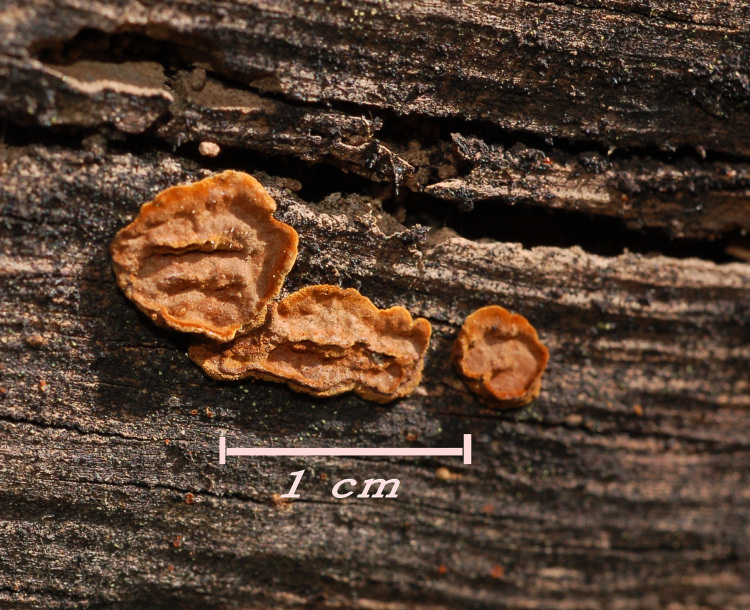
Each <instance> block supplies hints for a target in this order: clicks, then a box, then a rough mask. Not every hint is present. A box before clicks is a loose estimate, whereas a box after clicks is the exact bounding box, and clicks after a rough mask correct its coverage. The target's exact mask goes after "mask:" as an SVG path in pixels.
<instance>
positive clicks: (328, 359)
mask: <svg viewBox="0 0 750 610" xmlns="http://www.w3.org/2000/svg"><path fill="white" fill-rule="evenodd" d="M430 332H431V327H430V323H429V322H428V321H427V320H425V319H423V318H417V319H416V320H412V317H411V315H410V314H409V312H408V311H407V310H406V309H404V308H403V307H391V308H390V309H382V310H381V309H378V308H377V307H375V305H373V303H372V302H371V301H370V300H369V299H368V298H366V297H364V296H362V295H361V294H360V293H359V292H357V291H356V290H354V289H352V288H349V289H346V290H344V289H341V288H338V287H335V286H325V285H324V286H310V287H308V288H304V289H302V290H300V291H299V292H295V293H294V294H292V295H290V296H288V297H287V298H285V299H283V300H282V301H280V302H278V303H272V304H271V305H270V306H269V308H268V316H267V318H266V322H265V324H264V325H263V326H261V327H259V328H257V329H255V330H253V331H252V332H250V333H249V334H247V335H244V336H242V337H238V338H237V339H235V340H234V341H233V342H232V343H229V344H225V345H217V344H211V343H208V342H206V343H199V344H196V345H193V346H192V347H191V348H190V350H189V354H190V358H191V359H192V360H193V361H194V362H196V363H197V364H198V365H200V366H201V367H202V368H203V370H204V371H206V373H207V374H208V375H209V376H211V377H213V378H215V379H243V378H246V377H255V378H257V379H265V380H269V381H281V382H284V383H286V384H287V385H288V386H289V387H290V388H292V389H293V390H297V391H299V392H306V393H307V394H311V395H313V396H333V395H337V394H342V393H344V392H348V391H354V392H356V393H357V394H358V395H359V396H361V397H362V398H365V399H367V400H373V401H375V402H389V401H391V400H395V399H396V398H400V397H402V396H406V395H407V394H410V393H411V392H412V391H413V390H414V389H415V388H416V387H417V385H419V381H420V379H421V378H422V368H423V366H424V355H425V352H426V351H427V347H428V345H429V342H430Z"/></svg>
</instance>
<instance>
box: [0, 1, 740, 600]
mask: <svg viewBox="0 0 750 610" xmlns="http://www.w3.org/2000/svg"><path fill="white" fill-rule="evenodd" d="M75 6H78V5H75ZM90 6H91V8H87V9H85V8H80V7H79V8H74V6H73V3H50V4H45V3H42V2H38V3H27V4H26V5H24V6H23V7H20V8H6V9H5V12H4V13H2V14H3V15H4V19H3V20H0V52H1V53H2V55H1V56H0V76H2V79H3V80H2V81H0V109H2V112H3V113H4V114H5V115H6V116H7V117H8V118H9V123H8V124H7V125H6V138H7V144H5V145H3V147H2V148H0V312H2V316H1V317H0V607H8V608H18V607H78V606H81V605H84V604H85V605H89V606H94V607H97V606H115V607H133V608H141V607H183V608H184V607H196V608H198V607H237V608H247V607H300V606H306V605H319V606H321V607H332V608H333V607H341V608H348V607H360V608H409V607H413V606H419V607H434V608H453V607H474V608H496V607H507V608H549V607H556V608H664V607H670V608H722V609H724V608H743V607H747V606H748V605H749V604H750V587H748V584H747V583H748V581H749V579H750V512H749V510H748V509H749V508H750V506H749V505H750V501H749V500H748V497H747V494H746V493H745V492H744V490H745V489H747V488H748V485H749V484H750V468H749V467H750V419H749V418H748V412H749V411H750V265H748V264H746V263H741V262H735V263H731V264H717V263H715V262H712V261H709V260H698V259H687V260H681V259H677V258H671V257H668V256H663V255H659V254H658V253H657V254H652V255H649V256H644V255H642V254H637V253H627V252H626V253H623V254H621V255H619V256H613V257H605V256H600V255H597V254H592V253H590V252H587V251H585V250H583V249H581V248H578V247H567V248H566V247H536V248H531V249H530V248H524V247H522V246H521V245H520V244H517V243H506V242H501V241H490V240H478V241H472V240H469V239H465V238H463V237H461V236H458V235H456V234H455V232H453V231H452V230H451V229H449V228H446V229H443V230H435V229H433V230H431V231H429V232H428V231H426V229H425V228H424V227H420V226H416V225H414V224H413V222H412V221H413V220H414V218H415V215H416V211H415V209H416V207H417V206H419V208H420V213H421V214H426V218H427V219H428V220H432V221H435V222H436V224H439V218H438V213H437V212H435V211H434V210H438V209H439V205H440V198H443V199H447V200H449V201H450V202H453V203H455V204H457V205H460V206H462V207H463V208H465V209H468V208H470V207H471V206H473V205H477V206H480V205H484V206H492V207H490V208H486V207H485V213H486V214H488V216H487V218H491V217H492V216H491V215H492V214H493V213H494V211H496V212H497V214H501V213H503V210H505V209H506V207H507V204H508V203H524V204H528V205H529V208H528V209H529V210H533V207H538V208H541V209H549V210H553V209H564V210H568V211H570V212H571V214H572V218H573V222H579V221H580V222H581V223H582V222H583V220H584V214H594V215H596V216H597V217H598V221H601V222H603V221H604V217H605V216H609V217H614V218H622V219H623V220H624V221H626V222H627V223H628V224H629V226H630V229H628V230H626V231H631V232H632V233H628V235H636V233H635V232H634V231H635V229H637V228H639V227H652V228H665V229H667V230H669V231H670V232H671V233H672V234H673V235H674V236H678V237H690V238H694V239H696V240H706V239H707V238H709V237H711V238H717V239H723V238H725V237H726V236H727V234H728V233H729V232H730V231H732V230H735V229H743V228H744V229H747V228H750V211H749V209H748V208H749V207H750V206H749V204H748V200H749V197H750V193H749V189H750V186H749V185H748V176H749V175H750V165H748V159H747V158H746V157H747V154H748V149H747V143H748V141H750V140H748V138H747V136H748V127H749V125H750V119H749V118H748V117H749V116H750V115H749V114H748V100H749V99H750V91H749V90H748V85H747V82H748V80H747V79H748V73H747V65H748V62H747V57H748V45H747V40H746V38H747V30H746V27H745V24H746V23H747V19H748V15H747V14H746V13H747V9H746V8H745V7H744V5H743V6H740V5H738V4H734V3H702V2H671V1H670V2H664V3H661V5H660V6H659V7H654V8H653V9H651V8H650V7H647V6H646V5H645V4H644V3H639V2H635V1H633V0H630V1H628V2H626V1H625V0H623V1H621V2H615V1H612V2H605V3H596V4H595V6H594V5H593V4H592V5H591V6H589V3H586V2H580V3H536V2H527V3H522V2H504V3H497V4H496V3H486V4H476V3H451V2H445V3H415V4H414V5H413V6H406V5H404V4H401V3H398V4H397V3H385V4H381V3H361V4H355V5H353V6H349V4H346V6H344V3H341V4H338V3H336V4H333V3H319V4H318V3H301V2H300V3H293V2H273V3H260V2H259V3H253V4H251V5H250V6H247V5H244V4H240V3H222V4H221V5H219V4H213V3H200V2H196V3H181V4H175V5H173V6H172V7H169V8H164V7H161V8H153V9H152V8H151V7H149V6H148V5H147V4H137V5H136V4H132V3H130V4H126V3H122V4H121V5H120V4H119V3H116V2H102V3H97V4H92V5H90ZM355 10H356V13H355ZM396 17H399V19H398V20H397V19H396ZM395 24H400V25H399V26H398V27H396V25H395ZM82 30H84V31H83V32H82ZM693 30H694V31H695V33H691V32H693ZM202 70H206V71H207V76H206V82H205V84H204V83H202V79H203V73H202ZM689 70H692V72H690V71H689ZM426 74H429V75H430V76H429V77H427V76H425V75H426ZM651 77H653V78H651ZM614 80H617V83H615V82H614ZM623 83H624V84H623ZM571 87H572V89H571ZM529 91H533V95H529V94H528V92H529ZM561 91H565V93H564V94H562V93H560V92H561ZM569 91H573V93H574V94H575V95H572V94H570V93H569ZM326 104H328V105H326ZM610 106H612V107H613V109H612V110H608V108H609V107H610ZM407 112H408V113H419V115H420V116H419V117H404V116H401V114H402V113H407ZM446 117H452V118H450V119H447V118H446ZM514 130H515V131H514ZM540 136H541V137H540ZM547 136H549V137H552V138H553V140H552V141H551V142H544V140H543V138H544V137H547ZM560 138H563V139H560ZM201 141H212V142H216V143H218V144H219V145H220V146H221V147H222V152H221V154H220V155H219V156H218V157H217V158H216V159H207V158H202V157H200V156H199V155H198V154H196V153H195V152H194V151H195V148H196V144H197V143H199V142H201ZM576 142H578V143H576ZM581 142H584V143H581ZM674 146H685V147H689V148H692V149H695V150H698V151H701V153H703V152H705V154H706V158H705V159H703V158H701V154H695V155H694V154H693V153H691V152H689V151H688V150H687V149H684V150H683V149H680V150H679V151H678V152H677V153H674V154H668V153H667V152H665V151H668V150H669V149H670V147H674ZM172 147H173V148H172ZM610 147H617V148H618V150H616V151H611V152H612V154H611V155H608V154H607V153H608V150H609V149H610ZM310 162H312V163H314V164H315V165H313V166H312V168H310V167H308V166H307V163H310ZM225 168H232V169H239V170H244V171H249V172H251V173H254V175H256V177H258V178H259V179H260V180H261V181H262V182H263V183H264V185H265V186H266V188H267V189H268V190H269V192H270V193H271V194H272V196H273V197H274V198H275V199H276V200H277V202H278V205H279V212H278V214H277V216H278V217H279V218H280V219H282V220H284V221H285V222H287V223H289V224H291V225H292V226H293V227H294V228H295V229H296V230H297V231H298V232H299V234H300V256H299V259H298V262H297V264H296V266H295V268H294V270H293V272H292V274H291V275H290V277H289V278H288V280H287V284H286V286H285V289H284V290H285V294H286V293H289V292H291V291H293V290H296V289H298V288H301V287H303V286H306V285H310V284H314V283H331V284H338V285H341V286H345V287H350V286H351V287H356V288H358V289H359V290H360V291H361V292H362V293H363V294H365V295H366V296H368V297H370V298H372V299H373V301H374V302H375V303H376V304H377V305H378V306H380V307H387V306H391V305H397V304H398V305H403V306H405V307H407V308H408V309H409V310H410V311H411V312H412V314H414V315H419V316H424V317H427V318H428V319H429V320H430V322H431V323H432V324H433V341H432V344H431V347H430V350H429V353H428V359H427V365H426V370H425V378H424V382H423V384H422V386H421V387H420V388H419V389H418V390H417V392H416V393H415V394H414V395H413V396H411V397H409V398H407V399H405V400H401V401H398V402H396V403H394V404H392V405H386V406H382V405H376V404H373V403H368V402H366V401H363V400H360V399H358V398H356V397H353V396H345V397H341V398H337V399H328V400H312V399H310V398H309V397H307V396H304V395H299V394H295V393H293V392H291V391H289V390H287V389H285V388H284V387H282V386H280V385H275V384H271V383H261V382H258V383H252V382H243V383H220V382H215V381H212V380H210V379H208V378H207V377H206V376H205V375H204V374H203V373H202V372H201V371H200V369H198V368H197V367H196V366H195V365H193V364H192V363H191V362H190V361H189V359H188V358H187V355H186V348H187V343H186V339H185V338H184V337H183V336H180V335H177V334H172V333H168V332H166V331H163V330H160V329H158V328H156V327H154V326H153V325H152V324H151V323H150V322H149V321H148V320H147V319H146V318H145V316H143V315H141V314H139V313H138V312H137V310H136V309H135V308H134V307H133V306H132V305H131V304H130V303H129V302H128V301H127V299H126V298H125V297H124V296H123V295H122V294H121V293H120V292H119V291H118V290H117V287H116V284H115V282H114V278H113V276H112V272H111V269H110V260H109V255H108V252H107V247H108V244H109V242H110V241H111V239H112V237H113V236H114V233H115V232H116V231H117V230H118V229H119V228H120V227H121V226H123V225H124V224H126V223H127V222H128V221H129V220H131V219H132V218H133V217H134V215H135V214H136V213H137V211H138V207H139V206H140V204H142V203H143V202H145V201H148V200H149V199H151V198H152V197H153V196H154V194H155V193H157V192H158V191H160V190H162V189H164V188H166V187H168V186H171V185H173V184H178V183H184V182H188V181H192V180H196V179H200V178H202V177H204V176H206V175H209V174H210V173H211V172H213V171H216V170H220V169H225ZM260 169H262V170H264V171H263V172H259V170H260ZM340 170H345V171H346V172H350V173H351V174H354V175H355V176H354V177H353V176H351V175H346V174H344V173H343V172H341V171H340ZM340 191H341V192H343V194H339V192H340ZM396 191H398V192H399V194H397V192H396ZM548 194H549V196H548ZM485 200H487V201H489V203H481V202H482V201H485ZM384 205H385V206H386V207H387V208H388V209H391V210H394V211H395V213H396V216H398V218H399V219H401V220H402V221H403V222H405V223H406V225H404V224H400V223H399V222H398V220H397V219H396V218H394V217H393V216H392V215H390V214H388V213H386V212H385V211H384V210H383V206H384ZM412 206H414V207H412ZM431 209H432V210H433V212H432V215H431V216H430V210H431ZM488 209H489V211H487V210H488ZM528 214H529V219H532V220H533V219H534V218H537V217H536V216H534V214H533V213H532V212H528ZM404 216H405V217H406V220H404ZM595 222H597V221H595ZM602 226H603V225H602ZM520 230H521V228H519V231H520ZM606 238H607V236H606V235H605V236H604V239H606ZM581 239H582V241H585V239H586V238H585V237H581ZM659 243H661V242H659ZM659 243H657V244H655V246H654V248H653V249H659ZM695 243H696V244H697V246H696V247H698V248H702V247H703V244H704V241H696V242H695ZM743 247H744V246H743ZM488 303H499V304H501V305H504V306H505V307H507V308H509V309H511V310H513V311H517V312H519V313H521V314H523V315H524V316H526V317H527V318H528V319H529V320H530V321H531V322H532V323H533V324H534V325H535V326H536V328H537V329H538V331H539V333H540V337H541V338H542V340H543V341H544V342H545V343H546V344H547V345H548V346H549V348H550V351H551V354H552V356H551V361H550V365H549V368H548V371H547V373H546V374H545V378H544V385H543V390H542V394H541V396H540V397H539V398H538V399H537V400H536V401H535V402H534V403H533V404H532V405H530V406H528V407H526V408H523V409H519V410H512V411H492V410H489V409H487V408H485V407H483V406H482V405H481V404H480V403H478V402H477V401H476V399H475V398H474V397H473V396H472V395H471V394H469V393H468V392H467V391H466V389H465V388H464V386H463V385H462V384H461V382H460V380H459V379H458V377H457V376H456V375H455V373H454V372H453V370H452V367H451V365H450V358H449V355H450V346H451V343H452V340H453V338H454V336H455V332H456V330H457V329H458V327H459V326H460V324H461V323H462V321H463V319H464V317H465V316H466V315H467V314H468V313H469V312H470V311H472V310H473V309H475V308H477V307H479V306H482V305H485V304H488ZM465 433H471V434H472V435H473V438H474V463H473V464H472V465H470V466H464V465H463V464H461V462H460V460H459V459H454V458H441V459H437V458H434V459H406V458H404V459H392V460H386V459H364V458H359V459H352V458H350V459H324V458H310V459H289V458H286V459H285V458H263V459H258V458H229V459H228V462H227V464H226V465H224V466H220V465H219V464H218V438H219V436H221V435H225V436H226V437H227V438H228V442H229V444H230V445H231V446H257V445H262V446H293V445H297V446H315V445H317V446H331V445H341V446H408V445H412V446H428V447H449V446H457V445H459V444H460V443H461V437H462V435H463V434H465ZM440 467H446V468H448V469H449V470H450V472H451V473H452V475H453V476H452V477H451V478H450V479H448V480H445V479H444V478H439V477H437V476H436V470H437V469H438V468H440ZM300 469H305V470H306V476H305V478H304V479H303V482H302V484H301V486H300V490H299V491H300V493H301V494H302V498H301V499H300V500H299V501H296V502H293V503H291V504H279V503H278V501H277V500H276V499H275V498H274V494H281V493H285V492H286V491H287V490H288V489H289V486H290V485H291V482H292V478H291V477H290V476H289V473H290V472H292V471H296V470H300ZM348 477H352V478H356V479H358V480H363V479H366V478H372V477H383V478H398V479H399V480H400V481H401V486H400V489H399V497H398V499H396V500H389V499H383V500H375V499H368V500H365V499H348V500H336V499H334V498H333V497H332V496H331V486H332V485H333V483H334V482H335V481H337V480H339V479H341V478H348Z"/></svg>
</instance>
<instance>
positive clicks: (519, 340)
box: [453, 305, 549, 409]
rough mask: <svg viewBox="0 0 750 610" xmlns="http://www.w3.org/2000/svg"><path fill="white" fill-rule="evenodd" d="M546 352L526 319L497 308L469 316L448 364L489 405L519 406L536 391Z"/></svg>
mask: <svg viewBox="0 0 750 610" xmlns="http://www.w3.org/2000/svg"><path fill="white" fill-rule="evenodd" d="M548 360H549V350H548V349H547V348H546V347H545V346H544V345H543V344H542V343H541V342H540V341H539V337H538V336H537V333H536V330H535V329H534V327H533V326H532V325H531V324H529V322H528V320H527V319H526V318H524V317H523V316H519V315H518V314H512V313H510V312H509V311H508V310H506V309H503V308H502V307H500V306H499V305H490V306H488V307H482V308H481V309H477V310H476V311H475V312H474V313H472V314H471V315H469V316H468V317H467V318H466V321H465V322H464V325H463V327H462V328H461V330H460V331H459V333H458V337H456V342H455V343H454V344H453V364H454V365H455V367H456V370H457V371H458V372H459V374H460V375H461V377H463V380H464V383H466V385H467V386H468V388H469V389H470V390H471V391H472V392H474V393H475V394H477V396H478V397H479V399H480V400H481V401H482V402H484V403H486V404H488V405H490V406H493V407H499V408H506V409H509V408H513V407H522V406H524V405H526V404H528V403H530V402H531V401H532V400H534V399H535V398H536V397H537V396H539V392H540V391H541V388H542V372H543V371H544V368H545V367H546V366H547V361H548Z"/></svg>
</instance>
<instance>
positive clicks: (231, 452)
mask: <svg viewBox="0 0 750 610" xmlns="http://www.w3.org/2000/svg"><path fill="white" fill-rule="evenodd" d="M235 455H238V456H242V455H245V456H321V457H324V456H335V455H343V456H347V455H348V456H382V455H389V456H401V457H411V456H422V457H439V456H447V455H456V456H463V458H464V464H471V434H464V446H463V447H449V448H440V447H435V448H429V447H424V448H423V447H418V448H415V447H362V448H361V447H290V448H282V449H277V448H273V447H262V448H261V447H257V448H256V447H227V439H226V437H223V436H221V437H219V464H226V461H227V456H235Z"/></svg>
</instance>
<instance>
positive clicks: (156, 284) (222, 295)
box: [110, 171, 297, 341]
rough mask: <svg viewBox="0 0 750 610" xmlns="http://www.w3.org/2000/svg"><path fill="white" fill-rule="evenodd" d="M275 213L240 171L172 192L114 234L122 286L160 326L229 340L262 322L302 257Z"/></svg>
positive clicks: (161, 195)
mask: <svg viewBox="0 0 750 610" xmlns="http://www.w3.org/2000/svg"><path fill="white" fill-rule="evenodd" d="M275 210H276V203H275V202H274V200H273V199H271V196H270V195H269V194H268V193H266V191H265V190H264V189H263V187H262V186H261V185H260V183H259V182H258V181H257V180H255V178H253V177H252V176H249V175H247V174H243V173H241V172H234V171H226V172H224V173H222V174H219V175H217V176H214V177H212V178H206V179H205V180H201V181H200V182H196V183H195V184H188V185H184V186H175V187H172V188H169V189H167V190H166V191H163V192H161V193H159V194H158V195H157V196H156V198H155V199H154V200H153V201H150V202H149V203H146V204H144V205H143V206H142V207H141V212H140V214H139V215H138V217H137V218H136V219H135V220H134V221H133V222H132V223H130V224H129V225H128V226H127V227H125V228H124V229H122V230H121V231H120V232H119V233H118V234H117V235H116V236H115V239H114V241H113V242H112V245H111V247H110V251H111V253H112V261H113V267H114V270H115V274H116V275H117V283H118V284H119V286H120V288H122V290H123V292H124V293H125V294H126V295H127V296H128V298H130V299H132V300H133V301H134V302H135V304H136V305H137V306H138V307H139V308H140V309H141V310H142V311H144V312H145V313H146V314H147V315H148V316H150V317H151V318H152V319H153V320H154V321H155V322H156V323H157V324H161V325H162V326H168V327H171V328H174V329H176V330H181V331H184V332H192V333H201V334H203V335H206V336H207V337H210V338H212V339H216V340H219V341H229V340H231V339H233V338H234V337H235V335H236V334H237V333H241V332H244V331H245V330H248V329H251V328H254V327H256V326H258V325H259V324H262V323H263V320H264V319H265V312H266V307H267V305H268V302H269V301H270V300H271V299H272V298H273V297H275V296H276V295H277V294H278V293H279V290H280V289H281V285H282V283H283V281H284V278H285V277H286V274H287V273H289V270H290V269H291V268H292V265H293V264H294V261H295V259H296V257H297V233H296V231H295V230H294V229H292V227H290V226H289V225H286V224H284V223H283V222H279V221H278V220H276V219H275V218H273V213H274V211H275Z"/></svg>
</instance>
